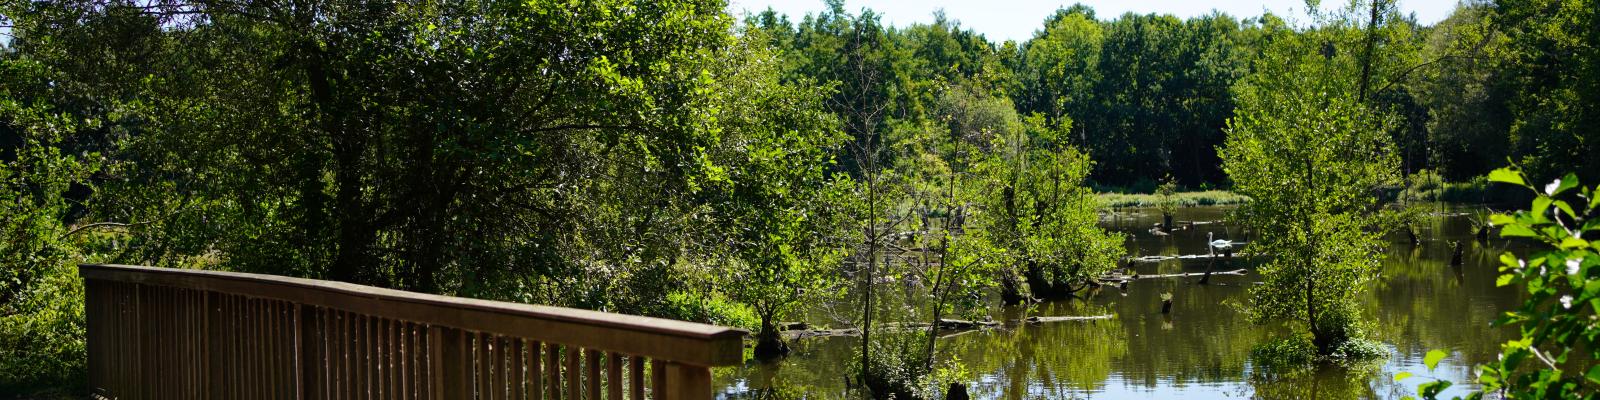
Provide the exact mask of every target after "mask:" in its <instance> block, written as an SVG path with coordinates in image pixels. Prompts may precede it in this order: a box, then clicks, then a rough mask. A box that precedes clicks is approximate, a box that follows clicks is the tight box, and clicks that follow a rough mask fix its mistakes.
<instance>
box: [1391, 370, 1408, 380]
mask: <svg viewBox="0 0 1600 400" xmlns="http://www.w3.org/2000/svg"><path fill="white" fill-rule="evenodd" d="M1411 376H1412V375H1411V373H1410V372H1405V371H1400V373H1397V374H1394V381H1395V382H1399V381H1403V380H1406V378H1410V377H1411Z"/></svg>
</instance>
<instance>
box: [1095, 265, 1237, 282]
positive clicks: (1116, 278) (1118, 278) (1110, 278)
mask: <svg viewBox="0 0 1600 400" xmlns="http://www.w3.org/2000/svg"><path fill="white" fill-rule="evenodd" d="M1247 272H1249V270H1247V269H1244V268H1240V269H1236V270H1232V271H1216V272H1212V273H1211V274H1212V275H1244V274H1245V273H1247ZM1205 274H1206V273H1204V272H1184V273H1180V274H1156V275H1122V274H1110V275H1106V276H1104V277H1101V278H1100V281H1101V282H1108V283H1111V282H1115V283H1121V282H1127V281H1131V280H1136V279H1160V278H1189V277H1196V276H1205Z"/></svg>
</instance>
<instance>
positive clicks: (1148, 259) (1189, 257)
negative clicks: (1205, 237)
mask: <svg viewBox="0 0 1600 400" xmlns="http://www.w3.org/2000/svg"><path fill="white" fill-rule="evenodd" d="M1231 255H1238V256H1239V257H1249V256H1250V254H1248V253H1231ZM1227 256H1228V255H1225V254H1184V255H1176V256H1142V257H1134V258H1130V259H1129V261H1130V262H1139V263H1155V262H1162V261H1167V260H1212V259H1218V258H1225V257H1227Z"/></svg>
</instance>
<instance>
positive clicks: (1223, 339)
mask: <svg viewBox="0 0 1600 400" xmlns="http://www.w3.org/2000/svg"><path fill="white" fill-rule="evenodd" d="M1427 208H1428V209H1429V210H1430V211H1432V212H1433V215H1432V216H1430V217H1429V218H1428V222H1427V223H1425V224H1423V226H1419V227H1418V229H1419V231H1420V236H1421V238H1422V240H1423V243H1422V244H1421V245H1420V246H1412V245H1411V244H1410V243H1408V240H1405V238H1404V237H1399V236H1397V237H1394V238H1391V240H1392V244H1391V245H1390V246H1388V250H1387V252H1388V254H1387V257H1386V259H1385V261H1384V264H1383V269H1382V271H1381V274H1382V276H1381V277H1380V278H1379V279H1377V280H1376V281H1375V282H1373V283H1372V284H1371V285H1370V288H1369V290H1368V291H1367V296H1366V301H1365V315H1366V316H1367V317H1368V319H1369V320H1370V321H1372V323H1373V325H1372V326H1371V328H1372V330H1373V331H1374V332H1375V335H1374V336H1375V337H1376V338H1377V339H1379V340H1380V341H1382V342H1383V344H1384V346H1385V347H1386V348H1387V349H1388V350H1389V351H1390V356H1389V357H1388V358H1387V359H1386V360H1380V361H1376V362H1373V363H1372V364H1371V365H1367V366H1360V367H1354V368H1341V367H1321V368H1318V369H1316V370H1315V371H1311V372H1298V373H1287V374H1285V373H1269V372H1268V371H1266V370H1265V369H1263V368H1257V367H1254V366H1253V365H1252V361H1251V359H1250V351H1251V349H1252V347H1253V346H1255V345H1257V344H1259V343H1264V342H1267V341H1270V340H1272V339H1273V338H1275V337H1279V336H1280V335H1281V334H1282V333H1283V332H1284V328H1283V327H1280V326H1259V325H1253V324H1250V323H1249V321H1247V320H1246V317H1245V315H1244V313H1242V312H1240V311H1239V310H1238V305H1240V304H1242V303H1244V302H1247V301H1248V294H1247V290H1248V287H1249V286H1250V285H1252V284H1253V282H1255V281H1258V280H1259V277H1258V276H1254V275H1253V274H1246V275H1242V276H1232V275H1214V276H1213V277H1212V278H1211V284H1209V285H1198V284H1196V283H1195V282H1196V281H1197V280H1198V278H1162V279H1144V280H1138V281H1135V282H1132V283H1130V284H1129V285H1128V288H1127V290H1126V291H1122V290H1117V289H1116V288H1113V287H1106V288H1104V290H1099V291H1097V292H1096V293H1093V294H1092V295H1090V296H1088V298H1087V299H1076V300H1061V301H1052V302H1047V303H1044V304H1037V305H1033V306H1031V307H1006V308H1003V309H999V310H995V311H994V312H993V315H992V317H993V318H994V319H995V320H996V321H1012V322H1007V323H1006V324H1005V325H1004V326H1003V327H1002V328H998V329H990V330H983V331H977V332H971V333H967V334H962V335H957V336H954V337H950V338H948V339H941V340H940V342H939V346H940V349H941V353H942V354H948V355H953V356H954V357H957V359H958V360H959V363H960V364H961V365H963V366H964V368H965V369H966V372H967V373H968V376H970V377H971V379H970V381H969V382H968V386H969V387H970V392H971V394H972V395H973V397H974V398H999V399H1034V398H1048V399H1056V398H1108V399H1114V398H1183V399H1227V398H1270V399H1277V398H1327V399H1348V398H1377V399H1391V398H1400V397H1402V396H1405V395H1409V394H1413V393H1412V391H1413V390H1414V388H1415V387H1416V385H1417V384H1419V383H1422V382H1425V381H1427V379H1426V378H1422V377H1427V376H1435V377H1439V378H1444V379H1449V380H1452V381H1455V382H1456V383H1457V384H1456V385H1455V386H1453V387H1452V388H1450V390H1448V391H1446V393H1445V396H1443V397H1446V398H1448V397H1449V396H1454V395H1459V394H1463V393H1464V392H1465V391H1466V390H1470V389H1471V388H1472V386H1471V385H1470V384H1467V382H1470V381H1472V380H1473V376H1472V366H1473V365H1475V364H1478V363H1482V362H1486V361H1488V360H1492V359H1493V358H1494V357H1495V355H1496V354H1497V350H1498V346H1499V343H1503V342H1504V341H1506V340H1508V339H1510V338H1512V337H1513V335H1514V331H1512V330H1509V329H1500V328H1493V327H1491V326H1490V322H1491V321H1492V320H1493V319H1494V318H1495V316H1496V315H1497V314H1498V313H1499V312H1500V310H1509V309H1511V308H1513V307H1515V306H1516V305H1517V304H1518V303H1519V301H1520V300H1519V298H1518V295H1517V292H1516V291H1515V290H1514V289H1511V288H1497V287H1495V283H1494V282H1495V277H1496V276H1497V272H1496V267H1497V266H1498V261H1497V257H1498V256H1499V254H1500V253H1501V252H1503V251H1506V250H1508V248H1507V243H1506V242H1504V241H1502V240H1500V239H1498V238H1494V239H1490V241H1489V242H1488V243H1477V242H1474V241H1473V238H1472V232H1471V229H1472V223H1471V221H1470V219H1469V218H1482V214H1483V209H1482V207H1470V206H1443V205H1431V206H1427ZM1228 211H1230V210H1229V208H1227V207H1194V208H1185V209H1181V210H1179V212H1178V215H1177V217H1176V220H1178V221H1180V222H1181V221H1217V220H1221V219H1223V217H1224V215H1225V214H1226V213H1227V212H1228ZM1159 219H1160V215H1159V213H1158V212H1155V211H1154V210H1126V209H1125V210H1122V211H1120V212H1118V213H1114V214H1110V215H1107V216H1106V217H1105V218H1104V220H1103V223H1104V225H1105V226H1106V227H1108V228H1110V229H1114V230H1117V231H1120V232H1124V233H1126V234H1127V235H1128V236H1129V240H1128V244H1127V245H1128V248H1129V253H1130V254H1131V255H1134V256H1146V255H1169V256H1170V255H1182V254H1205V253H1206V245H1205V242H1206V234H1207V232H1212V233H1214V234H1215V235H1216V236H1217V237H1218V238H1229V239H1232V240H1236V241H1248V240H1249V238H1248V237H1245V236H1244V235H1241V234H1240V233H1239V232H1237V231H1238V229H1237V228H1232V229H1230V228H1229V227H1227V226H1225V225H1222V224H1208V225H1197V226H1195V227H1193V228H1192V229H1189V230H1185V231H1179V232H1175V233H1173V234H1172V235H1167V236H1159V235H1155V234H1152V233H1151V232H1150V231H1149V228H1150V227H1151V226H1152V224H1154V223H1156V222H1158V221H1159ZM1456 241H1459V242H1461V243H1462V245H1463V246H1465V247H1466V248H1465V251H1464V256H1465V257H1464V265H1463V266H1461V267H1452V266H1450V265H1449V260H1450V255H1451V254H1450V250H1451V249H1450V247H1451V242H1456ZM1512 250H1514V251H1517V252H1518V253H1521V252H1522V251H1523V250H1521V249H1512ZM1207 263H1208V261H1195V260H1190V261H1179V260H1168V261H1162V262H1159V263H1139V264H1136V268H1135V269H1136V270H1137V271H1138V272H1139V273H1140V274H1143V275H1151V274H1170V273H1177V272H1204V271H1205V270H1206V268H1207ZM1235 265H1236V266H1234V267H1229V268H1221V267H1219V268H1218V269H1217V270H1224V269H1235V268H1238V267H1239V266H1245V265H1244V264H1243V262H1236V264H1235ZM1167 292H1170V293H1172V294H1173V298H1174V301H1173V303H1174V304H1173V309H1172V312H1171V314H1169V315H1162V314H1161V313H1160V307H1161V299H1160V295H1161V294H1162V293H1167ZM840 307H841V308H846V307H845V306H840ZM816 308H818V310H813V311H812V314H813V315H814V317H813V319H824V320H825V319H827V316H829V315H835V316H836V318H837V315H838V314H844V313H848V311H844V310H832V309H829V307H828V306H827V305H818V306H817V307H816ZM1101 314H1113V315H1115V317H1114V318H1112V319H1108V320H1098V321H1074V322H1054V323H1046V324H1039V325H1032V324H1025V323H1016V322H1014V321H1019V320H1022V319H1024V318H1026V317H1030V316H1079V315H1101ZM835 326H836V327H844V326H841V325H838V324H835ZM859 344H860V338H851V337H836V338H818V339H808V340H800V341H796V342H795V343H792V346H793V347H794V349H795V352H794V353H793V354H792V355H791V356H789V357H787V358H785V359H783V360H781V361H777V362H772V363H760V362H756V361H748V362H747V363H746V364H745V365H744V366H742V367H735V368H724V369H719V370H717V371H716V372H715V378H714V379H715V382H714V384H715V385H716V387H717V390H718V391H719V393H721V395H720V397H725V398H744V397H777V398H817V399H830V398H843V397H846V394H845V393H846V389H845V375H847V374H849V372H848V371H849V370H850V368H849V365H850V364H851V363H852V358H851V357H852V355H856V354H858V352H859V351H860V349H859V347H857V346H859ZM1430 349H1447V350H1449V352H1450V356H1449V357H1447V358H1446V359H1445V360H1444V361H1443V362H1441V363H1440V366H1439V369H1438V370H1436V371H1434V372H1433V373H1431V374H1430V373H1428V371H1427V368H1426V367H1425V366H1424V365H1423V363H1422V358H1423V355H1424V354H1426V353H1427V352H1428V350H1430ZM1401 371H1408V372H1411V373H1413V374H1415V375H1416V376H1418V377H1413V378H1409V379H1406V380H1404V381H1401V382H1399V383H1396V382H1395V381H1394V380H1393V378H1392V377H1393V376H1394V375H1395V374H1396V373H1399V372H1401ZM757 389H764V390H757ZM757 394H759V395H758V396H752V395H757ZM772 394H776V396H769V395H772Z"/></svg>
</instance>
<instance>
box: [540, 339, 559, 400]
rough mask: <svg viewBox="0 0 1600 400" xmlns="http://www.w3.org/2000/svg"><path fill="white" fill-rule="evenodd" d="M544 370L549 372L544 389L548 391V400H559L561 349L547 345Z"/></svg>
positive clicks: (551, 344) (553, 344)
mask: <svg viewBox="0 0 1600 400" xmlns="http://www.w3.org/2000/svg"><path fill="white" fill-rule="evenodd" d="M544 365H545V369H547V370H549V371H550V379H546V380H545V387H546V388H548V389H549V390H550V400H561V347H560V346H559V345H557V344H555V343H549V344H547V345H546V347H545V363H544Z"/></svg>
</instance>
